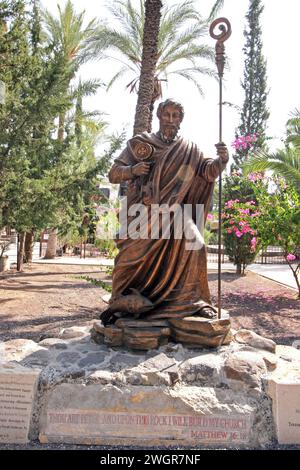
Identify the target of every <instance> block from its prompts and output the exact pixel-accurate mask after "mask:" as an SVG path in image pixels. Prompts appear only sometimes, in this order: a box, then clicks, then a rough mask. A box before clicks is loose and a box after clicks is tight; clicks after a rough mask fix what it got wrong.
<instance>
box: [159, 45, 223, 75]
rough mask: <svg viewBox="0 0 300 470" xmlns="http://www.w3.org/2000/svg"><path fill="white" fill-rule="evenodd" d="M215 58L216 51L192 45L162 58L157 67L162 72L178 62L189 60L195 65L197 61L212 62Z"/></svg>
mask: <svg viewBox="0 0 300 470" xmlns="http://www.w3.org/2000/svg"><path fill="white" fill-rule="evenodd" d="M213 57H214V50H213V48H211V47H210V46H206V45H199V46H197V45H190V46H187V47H185V48H182V49H180V48H177V49H175V50H174V51H173V53H172V54H169V55H167V56H166V57H165V58H164V57H162V58H161V59H160V60H159V63H158V65H157V70H159V71H162V70H163V69H166V68H167V67H169V66H170V65H172V64H174V63H175V62H177V61H178V60H188V61H191V62H192V63H193V64H195V59H206V60H211V59H212V58H213Z"/></svg>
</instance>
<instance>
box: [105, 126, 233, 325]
mask: <svg viewBox="0 0 300 470" xmlns="http://www.w3.org/2000/svg"><path fill="white" fill-rule="evenodd" d="M137 141H138V142H139V143H147V144H150V145H151V146H152V148H153V153H152V155H151V157H150V158H149V161H150V162H151V170H150V172H149V174H148V175H144V176H139V177H134V176H133V175H132V166H134V165H136V164H137V163H138V160H137V157H136V153H135V144H136V142H137ZM219 166H220V160H219V158H217V159H212V158H204V156H203V154H202V152H201V151H200V150H199V149H198V148H197V146H196V145H195V144H193V143H191V142H188V141H186V140H184V139H183V138H181V137H179V138H178V139H176V140H174V141H173V142H172V143H165V142H163V141H162V140H161V139H160V138H159V137H158V136H157V135H156V134H149V133H147V132H144V133H142V134H140V135H137V136H135V137H134V138H132V139H131V140H129V141H128V143H127V147H126V148H125V149H124V150H123V152H122V153H121V155H120V156H119V157H118V158H117V159H116V160H115V162H114V165H113V167H112V169H111V170H110V173H109V179H110V181H111V182H112V183H121V182H122V181H127V182H128V190H127V208H128V210H129V211H130V208H132V207H133V205H134V204H143V205H144V206H145V207H146V210H145V211H144V212H143V217H142V218H141V222H142V224H143V227H145V223H144V222H145V217H146V227H147V229H146V231H147V234H148V237H147V238H146V237H144V238H140V239H133V238H130V237H127V238H120V237H117V239H116V243H117V247H118V249H119V253H118V255H117V257H116V259H115V267H114V271H113V291H112V297H111V300H110V306H111V307H113V305H114V302H115V301H116V300H117V299H119V298H120V296H126V295H129V294H130V293H131V288H134V289H136V290H137V291H138V292H139V293H140V294H141V295H142V296H144V297H145V298H147V299H149V300H150V301H151V302H152V304H153V307H152V308H151V309H150V310H148V311H147V312H143V313H140V314H139V315H135V316H138V318H140V319H143V318H145V319H149V320H150V319H156V318H169V317H184V316H189V315H193V314H197V313H200V312H201V309H202V308H203V307H204V306H210V305H211V298H210V292H209V288H208V279H207V257H206V248H205V245H203V244H201V243H200V245H199V247H198V248H197V249H188V247H189V246H190V243H191V240H193V241H195V240H198V243H199V240H201V239H202V240H203V238H202V236H201V235H200V232H199V228H198V227H197V225H196V205H197V204H202V205H203V206H202V207H203V208H204V218H206V216H207V213H208V211H209V206H210V201H211V197H212V192H213V185H214V181H215V179H216V178H217V177H218V175H219ZM225 166H226V163H224V162H221V168H222V170H223V169H224V168H225ZM153 204H158V205H160V206H162V205H164V204H165V205H167V206H166V207H171V206H172V207H179V206H180V207H181V208H182V209H183V208H184V206H185V205H186V204H188V205H190V206H189V207H190V208H192V212H191V217H190V218H189V219H188V225H189V236H188V237H187V236H186V234H185V233H184V232H183V235H182V237H181V238H178V237H177V236H174V233H175V232H176V227H175V224H176V223H177V222H178V221H176V216H175V215H174V214H172V212H171V213H170V226H169V228H168V230H169V235H170V236H169V238H167V237H165V236H163V233H164V226H162V217H161V216H159V217H155V216H154V215H153V214H152V213H151V207H152V205H153ZM174 205H175V206H174ZM151 214H152V216H151ZM133 219H134V216H132V215H131V216H128V218H127V222H128V225H130V222H132V220H133ZM154 225H156V226H159V235H160V236H159V238H154V239H153V238H151V236H150V235H151V229H152V230H153V229H154ZM191 232H192V233H193V234H194V235H193V237H194V238H192V239H191ZM156 233H157V232H156ZM147 234H146V235H147ZM167 235H168V234H167Z"/></svg>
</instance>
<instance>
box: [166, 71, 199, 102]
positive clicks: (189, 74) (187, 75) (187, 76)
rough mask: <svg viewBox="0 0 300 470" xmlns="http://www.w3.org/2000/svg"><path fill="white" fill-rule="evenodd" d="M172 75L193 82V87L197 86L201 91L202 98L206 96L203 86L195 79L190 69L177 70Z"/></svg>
mask: <svg viewBox="0 0 300 470" xmlns="http://www.w3.org/2000/svg"><path fill="white" fill-rule="evenodd" d="M171 74H176V75H179V76H181V77H183V78H185V79H186V80H188V81H189V82H192V83H193V85H195V87H196V88H197V90H198V91H199V93H200V95H202V96H203V95H204V92H203V89H202V87H201V85H200V84H199V82H198V80H197V79H196V78H195V77H194V73H193V71H191V70H189V69H183V70H175V71H173V72H170V75H171Z"/></svg>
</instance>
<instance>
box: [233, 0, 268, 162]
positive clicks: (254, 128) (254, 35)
mask: <svg viewBox="0 0 300 470" xmlns="http://www.w3.org/2000/svg"><path fill="white" fill-rule="evenodd" d="M263 9H264V7H263V5H262V2H261V0H250V4H249V9H248V13H247V15H246V20H247V27H246V28H245V30H244V36H245V38H246V42H245V46H244V49H243V51H244V56H245V66H244V79H243V82H242V87H243V90H244V93H245V99H244V104H243V108H242V111H241V116H240V124H239V127H238V129H237V131H236V134H237V136H236V137H238V136H249V135H256V136H257V140H256V142H254V143H253V146H252V148H254V149H258V148H261V149H263V148H264V147H265V144H266V134H265V131H266V123H267V120H268V117H269V111H268V109H267V96H268V91H267V75H266V74H267V65H266V61H265V59H264V56H263V53H262V39H261V35H262V31H261V25H260V18H261V14H262V12H263ZM248 155H249V147H248V146H246V148H244V147H243V146H241V147H240V148H238V149H237V150H236V153H235V155H234V156H233V159H234V165H233V168H234V169H239V168H240V167H241V164H242V163H243V162H244V161H245V160H246V159H247V158H248Z"/></svg>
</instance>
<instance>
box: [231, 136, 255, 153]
mask: <svg viewBox="0 0 300 470" xmlns="http://www.w3.org/2000/svg"><path fill="white" fill-rule="evenodd" d="M256 141H257V135H256V134H250V135H241V136H240V137H237V138H236V139H235V140H234V141H233V142H232V144H231V146H232V147H233V148H234V149H235V150H240V149H244V150H246V149H248V148H250V147H251V146H252V144H253V143H254V142H256Z"/></svg>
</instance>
